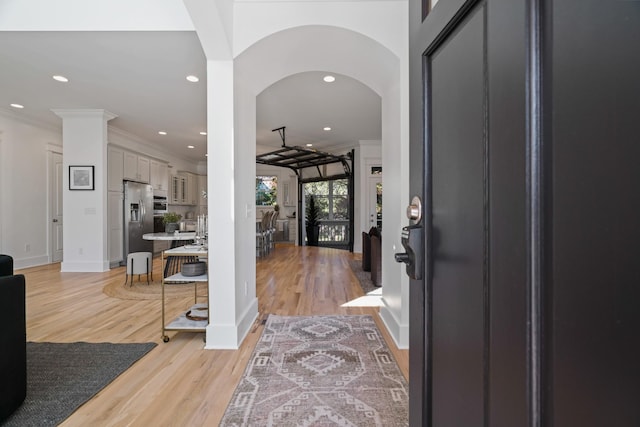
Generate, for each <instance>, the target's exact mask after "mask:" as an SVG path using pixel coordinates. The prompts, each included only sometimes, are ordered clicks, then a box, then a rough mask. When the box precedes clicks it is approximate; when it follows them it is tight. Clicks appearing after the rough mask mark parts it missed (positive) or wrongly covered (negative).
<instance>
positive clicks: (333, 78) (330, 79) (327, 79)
mask: <svg viewBox="0 0 640 427" xmlns="http://www.w3.org/2000/svg"><path fill="white" fill-rule="evenodd" d="M322 80H324V81H325V82H327V83H333V82H335V81H336V78H335V77H333V76H324V77H323V78H322Z"/></svg>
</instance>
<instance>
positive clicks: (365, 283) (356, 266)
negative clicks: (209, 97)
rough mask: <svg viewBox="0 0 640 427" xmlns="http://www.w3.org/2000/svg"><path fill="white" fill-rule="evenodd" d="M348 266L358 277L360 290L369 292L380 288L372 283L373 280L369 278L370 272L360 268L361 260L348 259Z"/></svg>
mask: <svg viewBox="0 0 640 427" xmlns="http://www.w3.org/2000/svg"><path fill="white" fill-rule="evenodd" d="M349 267H351V270H352V271H353V274H355V275H356V277H357V278H358V281H359V282H360V286H361V287H362V290H363V291H364V293H365V294H368V293H369V292H371V291H374V290H376V289H380V288H379V287H378V286H376V285H374V284H373V281H372V280H371V272H370V271H364V270H363V269H362V261H361V260H359V259H350V260H349Z"/></svg>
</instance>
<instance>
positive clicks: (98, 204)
mask: <svg viewBox="0 0 640 427" xmlns="http://www.w3.org/2000/svg"><path fill="white" fill-rule="evenodd" d="M53 112H54V113H55V114H57V115H58V116H59V117H61V118H62V129H63V131H62V144H63V150H64V157H63V167H64V173H63V197H62V206H63V215H64V228H63V245H64V259H63V261H62V265H61V270H62V271H63V272H70V271H74V272H95V271H107V270H109V251H108V241H107V231H108V230H107V122H108V121H109V120H111V119H113V118H115V117H116V116H115V115H114V114H112V113H110V112H108V111H106V110H88V109H83V110H53ZM70 166H83V167H89V169H91V168H92V170H91V172H92V173H93V180H92V187H93V189H86V190H71V189H70V186H69V172H70Z"/></svg>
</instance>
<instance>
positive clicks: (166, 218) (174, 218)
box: [162, 212, 182, 225]
mask: <svg viewBox="0 0 640 427" xmlns="http://www.w3.org/2000/svg"><path fill="white" fill-rule="evenodd" d="M181 218H182V215H180V214H179V213H175V212H167V213H166V214H164V215H163V216H162V223H163V224H165V225H166V224H172V223H176V222H178V221H180V219H181Z"/></svg>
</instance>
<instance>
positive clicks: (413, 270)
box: [395, 224, 423, 280]
mask: <svg viewBox="0 0 640 427" xmlns="http://www.w3.org/2000/svg"><path fill="white" fill-rule="evenodd" d="M401 242H402V246H403V247H404V250H405V251H406V252H404V253H399V254H395V259H396V262H404V263H405V264H406V270H407V276H409V277H410V278H412V279H414V280H420V279H422V258H423V255H422V246H423V245H422V226H421V225H417V224H414V225H408V226H406V227H402V240H401Z"/></svg>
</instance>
